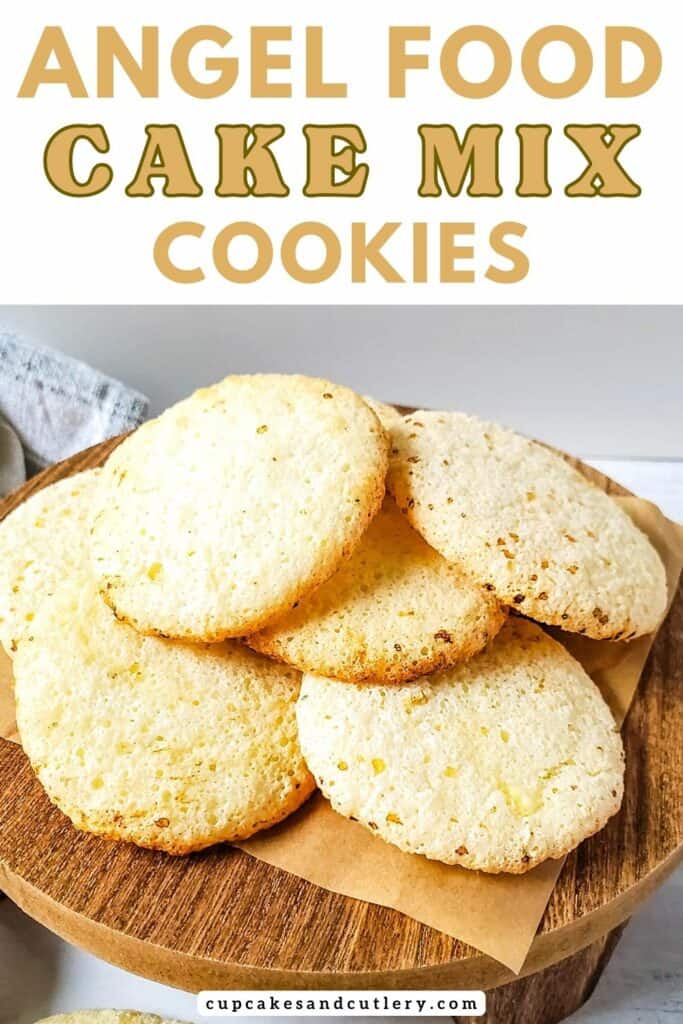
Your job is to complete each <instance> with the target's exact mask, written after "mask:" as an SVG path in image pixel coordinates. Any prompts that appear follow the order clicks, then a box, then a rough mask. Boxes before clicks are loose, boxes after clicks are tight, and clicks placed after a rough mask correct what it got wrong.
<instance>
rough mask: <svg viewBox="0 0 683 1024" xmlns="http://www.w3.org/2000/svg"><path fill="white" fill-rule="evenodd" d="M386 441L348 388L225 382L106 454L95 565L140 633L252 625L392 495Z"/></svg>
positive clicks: (288, 602)
mask: <svg viewBox="0 0 683 1024" xmlns="http://www.w3.org/2000/svg"><path fill="white" fill-rule="evenodd" d="M387 449H388V441H387V437H386V434H385V433H384V431H383V429H382V427H381V426H380V423H379V421H378V419H377V417H376V416H375V414H374V413H373V412H372V411H371V410H370V409H369V407H368V406H367V405H366V404H365V402H364V401H363V400H362V399H361V398H359V397H358V395H356V394H354V392H352V391H350V390H349V389H348V388H345V387H340V386H338V385H336V384H331V383H329V382H328V381H324V380H315V379H312V378H310V377H299V376H279V375H266V374H260V375H255V376H243V377H240V376H236V377H227V378H226V379H225V380H224V381H222V382H221V383H220V384H216V385H214V386H213V387H210V388H205V389H203V390H201V391H197V392H196V393H195V394H194V395H192V396H191V397H190V398H188V399H186V400H185V401H183V402H180V403H179V404H178V405H175V406H173V407H172V408H171V409H169V410H167V412H165V413H164V414H163V415H162V416H160V417H159V418H158V419H157V420H153V421H151V422H149V423H146V424H145V425H143V426H142V427H140V428H139V429H138V430H137V431H136V432H135V433H134V434H132V435H131V436H130V437H129V438H127V439H126V440H125V441H124V442H123V444H121V445H120V446H119V447H118V448H117V449H116V451H115V452H114V453H113V454H112V456H111V457H110V459H109V460H108V462H107V464H106V466H105V467H104V469H103V471H102V478H101V485H100V487H99V489H98V500H97V511H96V514H95V516H94V519H93V531H92V556H93V566H94V569H95V572H96V574H97V576H98V578H99V581H100V587H101V590H102V593H103V595H104V597H105V599H106V600H107V602H108V603H109V604H111V606H112V607H113V608H114V609H115V611H116V613H117V615H118V616H119V617H121V618H122V619H125V620H126V621H128V622H130V623H131V624H132V625H134V626H135V627H136V628H137V629H139V630H140V631H141V632H144V633H157V634H160V635H162V636H170V637H176V638H182V639H188V640H198V641H216V640H222V639H225V638H226V637H230V636H240V635H242V634H245V633H248V632H254V631H255V630H257V629H260V628H261V627H263V626H265V625H266V624H267V623H268V622H269V621H271V620H273V619H274V618H275V617H276V616H277V615H281V614H283V613H284V612H285V611H287V610H288V609H289V608H291V607H292V605H294V604H295V603H296V602H297V601H298V600H300V599H301V598H302V597H304V596H305V595H306V594H307V593H308V592H309V591H311V590H313V589H314V588H315V587H316V586H318V585H319V584H321V583H323V582H324V581H325V580H326V579H327V578H328V577H329V576H331V575H332V573H333V572H334V571H335V570H336V568H337V567H338V565H339V564H340V562H341V561H343V559H344V558H346V557H347V556H348V555H349V554H350V553H351V551H353V549H354V548H355V546H356V544H357V543H358V541H359V540H360V538H361V536H362V534H363V531H364V530H365V529H366V527H367V525H368V523H369V522H370V520H371V519H372V517H373V516H374V515H375V513H376V512H377V511H378V510H379V508H380V505H381V503H382V498H383V496H384V479H385V475H386V468H387Z"/></svg>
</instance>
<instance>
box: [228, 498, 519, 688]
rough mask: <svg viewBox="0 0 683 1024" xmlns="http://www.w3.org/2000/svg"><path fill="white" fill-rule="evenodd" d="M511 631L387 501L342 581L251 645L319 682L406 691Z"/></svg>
mask: <svg viewBox="0 0 683 1024" xmlns="http://www.w3.org/2000/svg"><path fill="white" fill-rule="evenodd" d="M503 621H504V614H503V611H502V609H501V607H500V605H499V604H498V603H497V601H495V600H494V599H493V598H492V597H491V595H490V594H487V593H486V592H485V591H484V590H482V589H481V588H480V587H477V586H475V585H474V584H473V583H471V582H470V580H469V579H468V578H467V577H466V576H465V575H464V574H463V572H462V571H461V570H460V569H458V568H456V567H455V566H453V565H449V563H448V562H447V561H446V560H445V559H444V558H442V557H441V555H439V554H438V553H437V552H436V551H434V549H433V548H430V547H429V545H428V544H426V543H425V542H424V541H423V540H422V538H421V537H420V535H419V534H418V533H417V532H416V531H415V530H413V529H412V528H411V527H410V526H409V525H408V523H407V522H406V521H405V519H404V517H403V516H402V515H401V513H400V512H399V511H398V509H397V508H396V504H395V502H394V501H393V500H392V499H391V498H386V499H385V501H384V505H383V507H382V510H381V511H380V512H379V514H378V515H377V516H375V518H374V520H373V521H372V523H371V524H370V526H369V528H368V529H367V530H366V532H365V534H364V535H363V538H362V540H361V542H360V544H359V545H358V547H357V548H356V550H355V551H354V553H353V555H352V556H351V558H350V559H349V560H348V561H346V562H345V563H344V564H343V565H342V567H341V568H340V569H338V570H337V572H336V573H335V574H334V576H332V577H331V578H330V579H329V580H328V581H327V583H324V584H323V585H322V586H321V587H319V588H318V589H317V590H316V591H315V592H314V593H313V594H311V595H310V596H309V597H307V598H305V599H304V600H303V601H302V602H301V603H300V604H299V605H298V607H297V608H295V609H294V610H293V611H291V612H289V613H288V614H287V615H285V617H284V618H283V619H279V620H278V621H277V622H276V623H275V624H274V625H272V626H268V627H266V629H265V630H263V631H262V632H260V633H256V634H255V635H254V636H250V637H248V638H247V643H248V644H249V646H250V647H253V648H254V650H257V651H261V652H262V653H263V654H268V655H270V657H274V658H278V659H279V660H281V661H284V662H286V663H287V664H289V665H294V666H295V667H296V668H300V669H302V670H303V671H306V672H312V673H313V674H314V675H325V676H332V677H333V678H334V679H341V680H346V681H347V682H353V683H358V682H363V681H364V680H368V679H370V680H373V681H375V682H387V683H400V682H405V681H406V680H409V679H415V678H417V676H421V675H424V674H425V673H427V672H433V671H435V670H436V669H438V668H445V667H446V666H448V665H454V664H456V663H457V662H459V661H463V660H465V659H466V658H469V657H471V656H472V655H473V654H476V653H477V652H478V651H480V650H481V649H482V648H483V647H485V646H486V644H487V643H488V641H489V640H490V639H491V638H492V637H493V636H495V635H496V633H497V632H498V630H499V629H500V627H501V626H502V624H503Z"/></svg>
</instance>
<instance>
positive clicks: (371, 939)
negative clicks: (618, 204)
mask: <svg viewBox="0 0 683 1024" xmlns="http://www.w3.org/2000/svg"><path fill="white" fill-rule="evenodd" d="M117 443H118V442H117V441H116V440H114V441H110V442H106V443H105V444H102V445H99V446H97V447H96V448H93V449H90V450H89V451H86V452H83V453H82V454H80V455H77V456H75V457H73V458H71V459H69V460H67V461H66V462H64V463H62V464H60V465H58V466H55V467H52V468H50V469H48V470H46V471H45V472H43V473H41V474H40V475H39V476H38V477H36V478H35V479H33V480H31V481H30V482H29V483H28V484H26V485H25V486H24V487H22V488H21V489H20V490H19V491H18V492H16V493H15V494H14V495H12V496H11V497H10V498H9V499H7V500H6V501H5V502H4V503H0V519H1V518H2V517H3V516H4V515H6V514H7V513H8V512H9V511H11V509H12V508H14V507H15V506H16V505H18V504H19V503H20V502H22V501H23V500H25V499H26V498H27V497H28V496H29V495H30V494H32V493H33V492H34V491H35V490H37V489H39V488H40V487H43V486H45V485H46V484H48V483H51V482H53V481H55V480H58V479H60V478H61V477H64V476H67V475H70V474H72V473H75V472H78V471H79V470H82V469H86V468H88V467H91V466H96V465H99V464H100V463H102V462H103V461H104V459H105V458H106V456H107V455H108V454H109V453H110V452H111V451H112V450H113V448H114V447H115V446H116V444H117ZM580 468H581V469H582V471H584V472H585V473H586V475H588V476H590V477H591V478H592V479H593V480H595V481H596V482H598V483H599V484H601V485H602V486H604V488H605V489H606V490H607V491H608V492H611V493H622V494H623V493H625V492H624V491H623V490H622V489H621V488H620V487H618V485H616V484H614V483H612V482H611V481H609V480H608V479H606V478H604V477H601V476H600V475H599V474H597V473H595V472H594V471H592V470H590V469H588V468H587V467H584V466H581V467H580ZM682 641H683V590H682V589H681V588H679V591H678V593H677V595H676V598H675V599H674V603H673V606H672V609H671V612H670V614H669V616H668V619H667V622H666V623H665V624H664V626H663V627H662V629H661V631H660V633H659V635H658V638H657V640H656V642H655V645H654V648H653V650H652V653H651V655H650V658H649V660H648V663H647V665H646V668H645V671H644V673H643V677H642V679H641V682H640V686H639V688H638V691H637V694H636V697H635V699H634V702H633V705H632V707H631V711H630V713H629V715H628V718H627V720H626V722H625V723H624V726H623V737H624V743H625V746H626V755H627V756H626V791H625V796H624V802H623V806H622V809H621V812H620V813H619V814H618V815H617V816H616V817H614V818H612V820H611V821H610V822H609V824H608V825H607V826H606V828H604V829H603V830H602V831H601V832H599V833H598V834H597V835H596V836H593V837H592V838H591V839H588V840H587V841H586V842H584V843H582V844H581V846H580V847H579V848H578V849H577V850H575V851H574V852H573V853H572V854H571V855H570V856H569V857H568V859H567V862H566V864H565V867H564V869H563V871H562V874H561V875H560V878H559V881H558V884H557V885H556V887H555V889H554V891H553V894H552V897H551V899H550V902H549V904H548V907H547V909H546V912H545V915H544V917H543V920H542V922H541V925H540V928H539V931H538V934H537V936H536V938H535V940H534V943H533V945H532V948H531V951H530V954H529V957H528V959H527V961H526V964H525V967H524V971H523V975H525V977H524V978H523V980H516V979H515V977H514V975H512V974H511V972H510V971H509V970H508V969H507V968H505V967H503V966H502V965H501V964H499V963H497V962H496V961H494V960H492V959H491V958H490V957H486V956H484V955H482V954H481V953H478V952H477V951H476V950H475V949H473V948H471V947H469V946H466V945H464V944H463V943H461V942H459V941H457V940H455V939H452V938H449V937H448V936H447V935H444V934H442V933H440V932H437V931H434V930H433V929H430V928H428V927H426V926H425V925H421V924H419V923H418V922H417V921H414V920H412V919H410V918H408V917H405V916H403V915H402V914H399V913H397V912H396V911H393V910H390V909H387V908H384V907H379V906H375V905H373V904H369V903H363V902H361V901H358V900H353V899H349V898H347V897H344V896H340V895H337V894H335V893H331V892H327V891H325V890H323V889H320V888H318V887H317V886H314V885H311V884H310V883H308V882H306V881H304V880H302V879H300V878H297V877H295V876H293V875H290V874H288V873H286V872H283V871H280V870H279V869H277V868H273V867H270V866H269V865H267V864H265V863H264V862H262V861H259V860H255V859H254V858H252V857H249V856H248V855H247V854H245V853H242V852H241V851H239V850H237V849H235V848H232V847H229V846H223V847H217V848H214V849H213V850H209V851H207V852H205V853H202V854H198V855H194V856H191V857H187V858H170V857H167V856H165V855H163V854H158V853H153V852H149V851H145V850H141V849H137V848H136V847H133V846H130V845H127V844H113V843H109V842H106V841H104V840H100V839H98V838H95V837H93V836H88V835H84V834H82V833H79V832H76V831H75V830H74V829H73V828H72V826H71V825H70V823H69V822H68V821H67V819H66V818H65V817H64V816H63V815H62V814H61V813H60V812H59V811H58V810H56V808H54V807H53V806H52V805H51V804H50V802H49V801H48V799H47V797H46V796H45V795H44V793H43V791H42V789H41V787H40V785H39V784H38V782H37V781H36V779H35V777H34V776H33V773H32V772H31V769H30V767H29V765H28V762H27V760H26V758H25V756H24V754H23V752H22V750H21V748H20V747H19V746H17V745H15V744H12V743H9V742H7V741H5V740H0V889H2V890H3V891H4V892H6V893H7V894H8V895H9V896H10V897H11V898H12V899H13V900H14V901H15V902H16V903H17V904H18V905H19V906H20V907H21V908H23V909H24V910H25V911H26V912H27V913H28V914H30V915H31V916H32V917H34V918H35V919H36V920H38V921H40V922H41V923H43V924H44V925H46V926H47V927H48V928H50V929H51V930H53V931H55V932H57V933H58V934H59V935H61V936H62V937H63V938H65V939H67V940H68V941H69V942H72V943H75V944H76V945H78V946H80V947H82V948H84V949H87V950H88V951H90V952H92V953H94V954H96V955H97V956H99V957H101V958H103V959H105V960H108V961H109V962H111V963H114V964H116V965H118V966H120V967H123V968H125V969H127V970H130V971H133V972H135V973H137V974H141V975H144V976H146V977H149V978H153V979H155V980H157V981H162V982H165V983H167V984H170V985H175V986H177V987H179V988H183V989H187V990H199V989H202V988H247V989H248V988H263V989H282V988H284V989H286V988H289V989H294V988H309V989H325V988H331V989H343V988H365V989H372V988H379V989H399V988H423V989H425V988H451V989H467V988H476V989H480V988H483V989H487V990H491V989H496V991H495V992H493V991H489V1013H488V1014H487V1020H489V1021H498V1020H500V1021H501V1022H503V1021H505V1022H506V1024H514V1022H515V1021H517V1020H518V1019H519V1020H520V1021H521V1020H524V1022H525V1024H534V1022H536V1021H537V1022H539V1024H541V1022H542V1024H549V1022H551V1021H555V1020H559V1019H561V1017H563V1016H564V1015H565V1014H566V1013H569V1012H570V1011H571V1010H572V1009H574V1008H575V1007H576V1006H578V1005H580V1003H581V1002H582V1001H583V1000H584V999H585V998H586V997H587V995H588V994H590V991H591V989H592V986H593V984H594V983H595V981H596V979H597V977H598V976H599V973H600V970H601V969H602V967H603V966H604V964H605V963H606V961H607V959H608V958H609V954H610V952H611V949H612V948H613V946H614V945H615V944H616V941H617V939H618V933H619V930H620V929H619V926H620V925H621V924H622V923H623V922H624V921H626V919H627V918H628V917H629V916H630V914H631V913H632V912H633V910H634V909H635V907H637V906H638V904H639V903H640V902H641V901H642V900H643V899H644V898H645V897H646V896H647V895H648V894H649V893H650V892H651V891H652V890H653V889H655V888H656V887H657V886H658V885H659V884H660V883H661V882H662V881H663V880H664V879H665V877H666V876H667V875H668V874H669V872H670V871H671V870H672V869H673V868H674V866H675V865H676V863H678V862H679V860H680V859H681V857H683V821H682V817H683V815H682V813H681V805H682V803H683V800H682V795H681V790H682V789H683V749H682V744H681V736H682V735H683V642H682ZM331 855H333V851H332V852H331ZM553 965H554V966H553ZM501 986H502V987H501ZM518 1015H519V1016H518ZM459 1019H463V1018H459Z"/></svg>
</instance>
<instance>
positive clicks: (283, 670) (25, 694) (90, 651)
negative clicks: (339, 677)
mask: <svg viewBox="0 0 683 1024" xmlns="http://www.w3.org/2000/svg"><path fill="white" fill-rule="evenodd" d="M34 627H35V628H34V633H33V639H32V641H27V642H25V643H21V644H20V645H19V648H18V651H17V653H16V655H15V660H14V676H15V695H16V702H17V725H18V728H19V734H20V736H21V741H22V744H23V747H24V750H25V751H26V754H27V756H28V757H29V759H30V761H31V764H32V766H33V768H34V770H35V772H36V774H37V775H38V778H39V779H40V781H41V783H42V785H43V787H44V788H45V790H46V791H47V794H48V796H49V797H50V799H51V800H52V801H53V803H55V804H56V805H57V807H59V808H60V810H61V811H63V812H64V813H65V814H66V815H67V816H68V817H69V818H70V819H71V820H72V822H73V823H74V825H75V826H76V827H77V828H79V829H81V830H83V831H86V832H93V833H96V834H98V835H102V836H106V837H108V838H111V839H120V840H126V841H129V842H133V843H136V844H137V845H139V846H146V847H150V848H152V849H158V850H164V851H166V852H167V853H173V854H183V853H190V852H191V851H194V850H201V849H203V848H204V847H207V846H211V845H212V844H214V843H219V842H225V841H231V840H237V839H245V838H247V837H248V836H250V835H252V834H253V833H254V832H257V831H259V830H260V829H263V828H267V827H268V826H269V825H273V824H275V823H276V822H278V821H281V820H282V819H283V818H285V817H287V815H288V814H290V813H291V812H292V811H294V810H296V808H297V807H299V806H300V804H302V803H303V801H304V800H305V799H306V798H307V797H308V796H309V794H310V793H311V792H312V790H313V788H314V783H313V779H312V777H311V775H310V773H309V772H308V770H307V768H306V765H305V763H304V761H303V758H302V755H301V751H300V748H299V742H298V738H297V727H296V717H295V702H296V698H297V696H298V693H299V685H300V676H299V673H297V672H295V671H294V670H293V669H290V668H287V667H284V666H282V665H278V664H276V663H275V662H271V661H268V660H267V659H265V658H261V657H260V656H259V655H257V654H254V653H253V652H252V651H249V650H248V649H246V648H245V647H243V646H242V645H241V644H238V643H236V642H232V643H223V644H220V645H213V646H209V645H190V644H185V643H177V642H171V641H166V640H161V639H159V638H158V637H145V636H141V635H140V634H139V633H137V632H136V631H135V630H134V629H132V628H131V627H130V626H128V625H126V624H125V623H121V622H117V620H116V619H115V617H114V615H113V614H112V612H111V610H110V609H109V608H108V607H107V605H106V604H105V603H104V602H103V601H102V600H101V598H100V596H99V594H98V593H97V591H96V589H95V587H94V585H93V584H92V583H91V582H90V581H89V580H86V579H84V578H78V576H74V577H73V579H72V580H70V581H69V582H68V583H64V584H63V585H61V586H60V587H59V588H58V590H57V591H56V592H55V594H54V596H53V598H52V600H50V601H49V602H47V603H46V604H45V605H43V608H42V609H41V611H40V612H39V613H38V615H37V616H36V619H35V622H34Z"/></svg>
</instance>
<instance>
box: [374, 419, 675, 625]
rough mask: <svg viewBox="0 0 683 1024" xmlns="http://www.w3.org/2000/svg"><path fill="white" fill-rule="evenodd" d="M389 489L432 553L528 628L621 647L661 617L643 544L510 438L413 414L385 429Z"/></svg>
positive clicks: (566, 476)
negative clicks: (542, 625)
mask: <svg viewBox="0 0 683 1024" xmlns="http://www.w3.org/2000/svg"><path fill="white" fill-rule="evenodd" d="M387 486H388V488H389V490H390V491H391V493H392V494H393V495H394V497H395V498H396V501H397V503H398V505H399V507H400V509H401V511H402V512H404V513H405V515H406V516H407V517H408V520H409V522H410V523H411V524H412V525H413V526H414V527H415V529H417V530H419V532H420V533H421V534H422V536H423V537H424V538H425V540H426V541H427V542H428V543H429V544H431V545H432V547H434V548H436V550H437V551H440V552H441V554H442V555H443V556H444V558H447V559H448V560H449V561H451V562H455V563H458V564H460V565H462V567H463V569H464V570H465V572H467V574H468V575H469V576H470V577H471V578H472V579H473V580H475V581H476V582H477V583H479V584H481V585H483V586H485V587H486V588H487V589H488V590H489V591H490V592H491V593H492V594H494V595H495V596H496V597H497V598H498V599H499V600H500V601H501V602H502V603H503V604H508V605H511V606H513V607H515V608H517V609H518V610H520V611H522V612H524V614H525V615H528V616H529V617H530V618H533V619H538V620H539V621H540V622H546V623H550V624H553V625H557V626H561V627H562V628H563V629H567V630H570V631H572V632H578V633H584V634H586V635H587V636H590V637H594V638H596V639H610V640H620V639H626V640H630V639H631V638H632V637H634V636H640V635H641V634H644V633H651V632H652V631H653V630H654V629H656V627H657V626H658V624H659V622H660V621H661V619H662V617H663V615H664V611H665V608H666V599H667V594H666V576H665V572H664V567H663V565H662V562H661V560H660V558H659V555H658V554H657V552H656V551H655V549H654V548H653V547H652V545H651V544H650V542H649V540H648V539H647V537H646V536H645V534H643V533H642V532H641V531H640V530H639V529H638V528H637V527H636V526H635V525H634V523H633V522H632V521H631V520H630V519H629V517H628V515H627V514H626V512H624V510H623V509H621V508H620V507H619V506H618V505H617V503H616V502H615V501H613V500H612V498H610V497H609V496H608V495H606V494H605V493H604V492H603V491H601V490H600V489H599V488H598V487H595V486H594V485H593V484H591V483H589V482H588V481H587V480H586V479H585V478H584V477H583V476H582V475H581V474H580V473H579V472H578V471H577V470H576V469H574V468H573V467H572V466H570V465H569V464H568V463H567V462H565V460H564V459H563V458H562V457H561V456H560V455H557V454H556V453H554V452H552V451H550V450H548V449H547V448H545V447H543V446H542V445H540V444H537V443H535V442H534V441H529V440H527V439H526V438H524V437H521V436H520V435H519V434H516V433H513V432H512V431H510V430H505V429H503V428H502V427H500V426H498V425H496V424H495V423H485V422H482V421H481V420H478V419H475V418H474V417H471V416H466V415H464V414H463V413H456V412H453V413H446V412H417V413H414V414H412V415H410V416H407V417H405V419H404V420H402V422H401V423H400V424H397V425H396V427H395V428H394V430H393V431H392V455H391V464H390V468H389V476H388V479H387Z"/></svg>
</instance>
